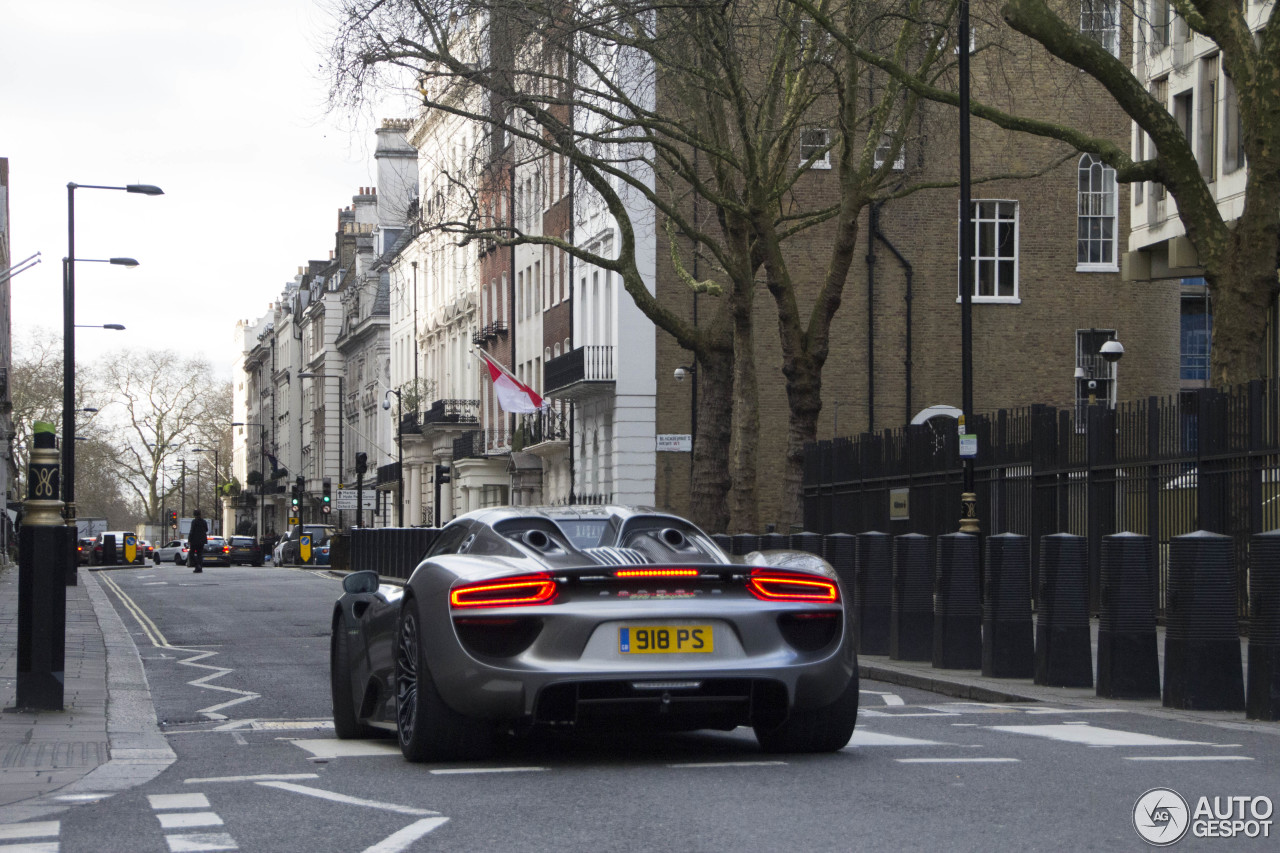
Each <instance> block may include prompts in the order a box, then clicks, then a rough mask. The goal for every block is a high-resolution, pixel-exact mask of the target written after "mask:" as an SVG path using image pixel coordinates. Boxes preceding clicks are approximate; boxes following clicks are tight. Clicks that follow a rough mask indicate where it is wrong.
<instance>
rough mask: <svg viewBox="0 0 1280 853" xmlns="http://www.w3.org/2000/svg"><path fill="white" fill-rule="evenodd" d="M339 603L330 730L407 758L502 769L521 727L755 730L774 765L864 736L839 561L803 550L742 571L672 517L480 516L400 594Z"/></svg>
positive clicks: (352, 585) (360, 576)
mask: <svg viewBox="0 0 1280 853" xmlns="http://www.w3.org/2000/svg"><path fill="white" fill-rule="evenodd" d="M405 568H407V567H405ZM342 587H343V590H344V595H343V596H342V597H341V598H340V599H339V600H338V601H337V603H336V604H335V606H334V611H333V617H332V634H331V638H330V647H329V654H330V657H329V659H330V689H331V692H332V699H333V720H334V730H335V732H336V734H337V736H338V737H340V738H356V737H366V736H368V735H370V734H372V733H374V732H375V731H376V730H379V729H383V730H387V731H394V732H396V733H397V735H398V738H399V743H400V750H401V752H402V753H403V754H404V756H405V758H407V759H408V760H410V761H433V760H442V761H452V760H459V759H467V758H475V757H481V756H484V755H488V754H490V753H491V752H492V751H493V749H494V748H495V746H496V744H497V742H498V738H499V737H500V734H501V733H502V732H503V731H505V730H507V729H509V728H510V727H511V726H512V725H513V724H516V723H523V722H528V723H531V724H532V725H534V726H545V727H548V728H554V729H556V730H566V731H573V730H577V731H584V730H592V729H594V730H601V729H603V730H605V731H609V730H616V729H625V730H628V731H630V730H634V729H637V728H641V727H646V726H648V727H652V728H655V729H663V730H693V729H703V728H713V729H723V730H729V729H733V728H735V727H737V726H744V725H745V726H751V727H752V728H753V729H754V730H755V735H756V739H757V740H758V741H759V742H760V745H761V747H763V748H764V749H765V750H766V751H767V752H831V751H834V750H838V749H841V748H842V747H844V746H845V745H846V744H848V743H849V739H850V738H851V737H852V735H853V730H854V726H855V724H856V722H857V716H858V656H857V630H856V626H855V625H854V624H853V622H852V620H850V619H849V618H848V617H847V615H846V612H845V595H846V592H845V590H843V589H842V587H841V584H840V580H839V578H838V577H837V575H836V573H835V571H834V570H833V569H832V568H831V566H830V564H828V563H827V562H826V561H825V560H823V559H821V558H820V557H817V556H814V555H812V554H806V553H801V552H796V551H772V552H767V553H759V552H757V553H754V554H751V555H750V557H749V562H746V563H734V562H732V561H731V560H730V558H729V557H728V556H727V555H726V554H725V553H724V552H723V551H721V550H720V548H719V547H717V545H716V544H715V542H714V541H713V540H712V539H711V538H710V537H709V536H707V535H706V534H705V533H703V532H702V531H701V530H699V529H698V528H697V527H696V526H694V525H693V524H692V523H691V522H689V521H686V520H685V519H683V518H679V517H677V516H674V515H669V514H666V513H662V512H657V511H654V510H646V509H636V508H629V507H621V506H576V507H575V506H568V507H563V506H562V507H552V506H544V507H523V506H520V507H492V508H489V509H482V510H475V511H473V512H470V513H467V514H466V515H463V516H461V517H459V518H457V519H455V520H453V521H452V522H450V523H449V524H448V526H446V527H445V528H444V530H442V531H441V532H440V535H439V537H438V538H437V539H436V540H435V543H434V544H433V545H432V546H431V548H430V549H429V550H428V551H427V553H426V556H425V557H423V558H422V560H421V561H420V562H419V563H418V565H417V567H416V568H415V569H414V570H413V573H412V574H411V575H410V577H409V580H408V581H406V582H405V583H404V585H403V586H401V585H393V584H385V585H382V584H379V581H378V575H377V573H376V572H372V571H361V572H353V573H352V574H350V575H347V577H346V578H344V579H343V582H342Z"/></svg>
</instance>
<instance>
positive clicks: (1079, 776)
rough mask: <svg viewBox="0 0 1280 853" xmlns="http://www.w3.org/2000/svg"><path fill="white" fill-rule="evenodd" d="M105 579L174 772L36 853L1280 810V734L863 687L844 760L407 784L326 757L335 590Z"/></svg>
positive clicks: (661, 749) (628, 845)
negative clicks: (1173, 806) (1143, 799)
mask: <svg viewBox="0 0 1280 853" xmlns="http://www.w3.org/2000/svg"><path fill="white" fill-rule="evenodd" d="M108 577H109V579H110V581H111V582H113V584H114V586H115V587H116V588H118V591H119V593H120V594H122V595H123V596H126V597H127V599H128V604H129V605H130V606H129V607H126V606H125V601H124V599H122V598H121V597H120V595H118V594H117V592H116V590H115V589H113V590H112V591H111V593H110V596H111V598H112V601H113V604H115V606H116V608H117V610H119V611H120V613H121V616H122V618H123V619H124V620H125V623H126V625H128V626H129V628H130V630H131V631H132V632H133V635H134V639H135V642H136V644H137V646H138V650H139V653H140V654H141V656H142V658H143V660H144V662H145V666H146V671H147V677H148V679H149V681H150V684H151V690H152V694H153V697H154V701H155V706H156V714H157V718H158V719H159V720H160V722H161V723H162V725H163V728H164V730H165V732H166V734H167V736H168V739H169V742H170V744H171V746H172V748H173V750H174V751H175V752H176V754H177V756H178V760H177V761H176V762H175V763H174V764H173V765H172V766H171V767H170V768H169V769H168V770H167V771H166V772H165V773H163V774H161V775H160V776H159V777H157V778H156V779H154V780H153V781H152V782H150V783H148V784H147V785H145V786H143V787H140V788H137V789H134V790H132V791H128V792H125V793H122V794H118V795H116V796H114V797H112V798H110V799H108V800H103V801H101V802H90V803H85V804H82V805H77V806H75V807H74V808H71V809H70V810H68V811H67V812H65V813H64V814H62V815H61V816H60V819H59V820H57V821H52V822H51V823H52V824H54V825H53V826H51V828H50V832H51V833H52V834H51V836H50V839H56V842H57V845H58V846H55V847H53V848H48V847H46V848H43V849H45V850H49V849H53V850H60V851H67V853H81V851H83V853H115V851H120V853H125V852H126V851H128V853H137V852H138V851H183V850H191V851H195V850H234V849H238V850H249V851H270V853H276V851H279V853H286V851H288V852H289V853H292V851H296V853H318V851H356V853H358V851H367V853H395V851H402V850H404V851H426V850H468V851H526V850H527V851H614V850H617V851H646V853H650V852H651V851H668V850H679V851H777V850H791V851H811V850H812V851H825V850H894V851H898V850H930V851H938V850H946V851H961V850H983V851H989V850H1068V849H1069V850H1139V849H1145V848H1146V847H1147V845H1146V844H1145V843H1144V842H1143V840H1142V839H1141V838H1140V837H1139V835H1138V834H1137V832H1136V830H1135V828H1134V816H1133V815H1134V806H1135V803H1136V801H1137V800H1138V798H1139V797H1140V796H1141V795H1143V794H1144V792H1146V791H1148V790H1150V789H1152V788H1156V787H1159V786H1168V787H1170V788H1172V789H1174V790H1175V791H1177V792H1178V793H1180V794H1181V795H1182V796H1183V797H1184V798H1185V799H1186V801H1187V803H1188V806H1189V810H1191V811H1194V809H1195V808H1196V805H1197V802H1198V798H1199V797H1201V796H1204V797H1208V798H1209V801H1208V802H1209V803H1211V804H1212V803H1213V798H1214V797H1215V796H1216V797H1218V798H1220V799H1219V801H1218V805H1219V806H1220V807H1222V808H1225V807H1226V806H1228V805H1230V806H1231V807H1232V808H1237V807H1238V806H1243V808H1244V809H1245V810H1246V812H1247V811H1248V810H1249V808H1250V807H1251V806H1252V807H1254V808H1255V809H1260V808H1261V802H1262V801H1250V802H1247V803H1242V802H1240V801H1237V802H1236V803H1229V802H1227V801H1226V800H1225V799H1222V798H1227V797H1233V796H1237V797H1250V798H1251V797H1256V796H1267V797H1269V798H1270V801H1271V802H1273V803H1274V802H1277V801H1280V774H1277V773H1276V770H1275V768H1276V767H1277V766H1278V765H1277V762H1278V761H1280V727H1278V726H1264V725H1258V724H1246V723H1244V721H1243V719H1241V721H1240V723H1238V724H1233V723H1205V722H1198V721H1195V720H1193V719H1192V717H1191V716H1189V715H1183V716H1179V715H1176V714H1168V713H1155V714H1152V713H1140V712H1135V711H1133V710H1128V709H1126V708H1125V707H1124V705H1123V704H1122V703H1117V704H1116V707H1115V709H1114V710H1097V709H1082V708H1072V707H1069V706H1067V705H1016V706H1010V705H986V704H978V703H972V702H963V701H958V700H955V699H950V698H947V697H944V696H940V695H937V694H931V693H926V692H923V691H919V690H912V689H907V688H900V687H897V686H894V685H889V684H880V683H869V682H864V683H863V685H862V688H863V695H862V713H861V715H860V717H859V723H858V730H857V732H856V734H855V736H854V739H853V741H852V742H851V743H850V745H849V746H848V747H846V748H845V749H843V750H841V751H840V752H837V753H835V754H832V755H821V756H781V757H779V756H771V755H765V754H763V753H761V752H760V750H759V749H758V747H757V746H756V743H755V739H754V737H752V735H751V733H750V732H749V731H747V730H738V731H734V732H728V733H697V734H691V735H670V736H641V735H634V734H626V733H622V734H619V735H616V736H611V737H597V738H590V739H588V738H575V737H571V736H554V737H551V736H543V737H536V738H531V739H528V740H526V741H522V742H520V743H518V744H516V745H514V746H513V748H512V749H511V750H510V751H509V753H507V754H504V755H503V756H501V757H500V758H499V759H497V760H493V761H487V762H483V763H479V764H471V765H430V764H427V765H410V764H408V763H406V762H404V761H403V760H402V759H401V757H400V755H399V751H398V750H397V748H396V746H395V743H394V741H390V740H382V741H378V740H371V741H345V742H344V741H338V740H336V739H335V738H334V737H333V732H332V727H331V723H330V702H329V693H328V680H327V679H328V626H329V614H330V608H331V606H332V602H333V601H334V600H335V599H336V598H337V596H338V595H339V594H340V585H339V583H338V581H337V580H336V579H334V578H332V577H328V576H327V575H326V574H324V573H321V572H317V571H305V570H299V569H287V568H271V567H266V568H258V569H253V568H208V569H206V570H205V572H204V573H203V574H202V575H192V573H191V572H190V570H189V569H185V568H176V567H173V566H164V567H157V568H147V569H135V570H128V571H115V572H111V573H109V575H108ZM109 588H110V587H109ZM135 613H136V615H135ZM1149 814H1150V813H1149ZM1183 817H1184V820H1185V819H1186V816H1185V815H1184V816H1183ZM1246 817H1251V816H1249V815H1246ZM1175 818H1176V815H1175ZM1268 819H1269V820H1271V821H1280V817H1277V816H1273V815H1272V816H1269V817H1268ZM1175 822H1176V821H1175ZM1245 823H1247V821H1245ZM1261 824H1262V821H1261V820H1259V821H1258V827H1257V829H1258V832H1259V833H1261V832H1262V826H1261ZM1248 828H1249V827H1247V826H1246V827H1244V829H1246V830H1247V829H1248ZM1267 829H1268V830H1270V837H1269V838H1257V839H1249V838H1246V837H1243V836H1241V837H1236V838H1232V839H1222V838H1196V837H1193V836H1192V835H1191V834H1188V835H1187V837H1185V838H1184V839H1183V840H1182V841H1180V842H1178V844H1177V845H1176V848H1175V849H1189V850H1237V849H1241V850H1273V849H1276V844H1277V842H1276V840H1275V838H1276V837H1277V829H1280V828H1277V827H1275V826H1274V825H1272V826H1268V827H1267ZM3 831H4V827H0V851H5V853H15V851H23V853H27V851H30V850H35V849H37V848H35V847H29V846H27V847H17V848H12V849H11V848H10V847H5V846H4V844H5V842H4V840H3Z"/></svg>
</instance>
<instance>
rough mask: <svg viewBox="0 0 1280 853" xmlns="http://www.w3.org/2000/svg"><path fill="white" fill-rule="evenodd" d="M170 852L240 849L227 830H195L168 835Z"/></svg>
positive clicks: (185, 852)
mask: <svg viewBox="0 0 1280 853" xmlns="http://www.w3.org/2000/svg"><path fill="white" fill-rule="evenodd" d="M164 840H165V841H167V842H169V853H204V851H207V850H239V849H240V847H239V846H238V845H237V844H236V840H235V839H234V838H232V837H231V836H230V835H228V834H227V833H225V832H193V833H189V834H184V835H166V836H165V837H164Z"/></svg>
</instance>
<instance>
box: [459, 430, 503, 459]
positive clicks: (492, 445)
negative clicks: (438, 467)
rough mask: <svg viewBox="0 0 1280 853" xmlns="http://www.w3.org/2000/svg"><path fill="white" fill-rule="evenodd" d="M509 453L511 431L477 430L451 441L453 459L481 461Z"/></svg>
mask: <svg viewBox="0 0 1280 853" xmlns="http://www.w3.org/2000/svg"><path fill="white" fill-rule="evenodd" d="M509 452H511V431H510V430H508V429H477V430H472V431H471V432H468V433H464V434H462V435H460V436H458V437H457V438H455V439H454V440H453V458H454V459H483V458H485V457H486V456H497V455H500V454H505V453H509Z"/></svg>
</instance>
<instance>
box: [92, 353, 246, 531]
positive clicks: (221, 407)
mask: <svg viewBox="0 0 1280 853" xmlns="http://www.w3.org/2000/svg"><path fill="white" fill-rule="evenodd" d="M102 384H103V386H104V387H105V388H106V389H109V391H108V393H109V394H110V395H111V397H112V400H113V401H114V402H115V404H117V405H119V406H121V407H123V419H122V420H123V425H124V435H123V437H122V440H121V441H120V443H119V445H118V446H117V448H116V462H117V464H118V465H119V467H120V470H121V471H122V472H125V473H127V474H128V475H129V479H128V480H127V484H128V488H129V489H130V490H132V493H133V494H134V496H135V497H136V498H137V500H138V502H139V503H140V504H141V505H142V507H143V509H144V512H145V513H146V516H147V517H148V518H157V517H158V514H159V511H160V508H161V507H160V503H161V499H162V498H163V496H164V488H163V486H164V481H163V477H162V473H163V472H164V471H165V470H166V469H171V468H172V464H173V462H174V460H176V459H178V458H180V457H181V456H182V455H183V454H184V453H189V452H190V451H191V450H193V449H195V448H197V447H205V446H208V445H212V446H225V445H223V444H222V442H224V441H226V438H225V437H226V436H227V435H228V434H229V433H230V430H231V389H230V387H229V383H226V382H224V381H221V380H217V379H215V378H214V377H213V375H212V371H211V369H210V367H209V364H208V362H206V361H205V360H204V359H201V358H182V357H180V356H178V355H177V354H176V353H174V352H171V351H167V350H158V351H157V350H147V351H131V352H124V353H121V354H120V355H119V356H117V357H116V358H113V359H111V360H109V361H107V362H106V363H105V365H104V366H103V368H102ZM113 408H114V407H113Z"/></svg>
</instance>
